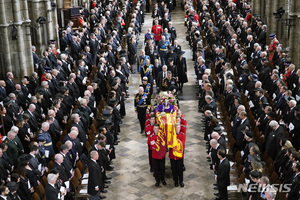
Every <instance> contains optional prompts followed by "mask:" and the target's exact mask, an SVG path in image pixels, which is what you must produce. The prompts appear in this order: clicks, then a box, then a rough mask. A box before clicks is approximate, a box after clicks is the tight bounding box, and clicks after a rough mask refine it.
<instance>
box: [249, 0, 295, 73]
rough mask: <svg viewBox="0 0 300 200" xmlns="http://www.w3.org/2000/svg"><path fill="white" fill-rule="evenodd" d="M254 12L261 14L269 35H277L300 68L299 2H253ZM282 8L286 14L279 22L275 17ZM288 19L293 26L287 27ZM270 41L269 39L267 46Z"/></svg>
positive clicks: (289, 55)
mask: <svg viewBox="0 0 300 200" xmlns="http://www.w3.org/2000/svg"><path fill="white" fill-rule="evenodd" d="M251 3H252V8H253V9H252V10H253V13H254V14H259V15H260V16H261V19H262V21H263V22H264V23H266V24H267V26H268V33H267V34H270V33H275V34H276V35H277V38H278V40H279V41H280V43H282V44H283V46H284V48H285V49H286V48H287V50H288V57H290V58H291V59H292V61H293V63H295V64H296V66H297V68H300V59H299V55H300V48H298V44H299V42H300V26H299V25H300V24H299V23H300V10H299V9H298V10H296V8H297V7H298V8H299V7H300V1H299V0H252V2H251ZM280 7H282V8H283V9H284V10H285V14H284V15H283V16H282V19H281V20H277V19H276V18H275V16H274V15H273V13H274V12H276V10H277V9H278V8H280ZM286 19H291V20H290V24H291V26H290V27H289V26H287V24H288V22H287V20H286ZM269 43H270V41H269V39H268V38H267V44H269Z"/></svg>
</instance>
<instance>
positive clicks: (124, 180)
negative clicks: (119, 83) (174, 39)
mask: <svg viewBox="0 0 300 200" xmlns="http://www.w3.org/2000/svg"><path fill="white" fill-rule="evenodd" d="M171 14H172V21H173V25H174V26H175V27H176V29H177V35H178V42H179V44H180V45H181V46H182V50H183V51H185V52H186V53H185V54H184V56H185V57H186V58H187V65H188V78H189V82H188V83H186V84H185V85H184V90H183V94H182V95H181V96H180V97H179V99H180V107H181V110H182V113H183V115H184V117H185V119H186V120H187V122H188V125H187V139H186V149H185V155H184V156H185V158H184V163H185V166H186V171H185V172H184V184H185V187H184V188H180V187H177V188H175V187H174V182H173V180H172V178H171V176H172V175H171V168H170V161H169V159H168V158H167V159H166V181H167V186H162V185H161V186H160V187H158V188H157V187H155V186H154V184H155V180H154V177H153V174H152V173H151V172H150V171H149V164H148V150H147V144H146V141H147V139H146V137H145V135H142V134H140V127H139V122H138V120H137V117H136V114H135V112H134V107H133V97H134V94H135V93H137V89H138V85H139V84H140V77H139V76H140V75H139V74H132V75H131V81H130V83H131V84H130V87H129V91H130V98H128V99H127V100H126V112H127V115H126V116H125V117H124V119H123V124H122V125H121V133H120V137H119V138H120V143H119V145H118V146H116V148H117V150H116V155H117V158H116V159H115V160H114V165H113V166H114V167H115V169H114V171H112V172H109V173H108V175H109V176H111V177H112V183H111V184H109V188H108V193H106V194H105V196H106V197H107V199H109V200H117V199H130V200H134V199H138V200H140V199H147V200H148V199H149V200H155V199H172V200H173V199H184V200H189V199H190V200H192V199H195V200H206V199H212V198H214V195H213V192H214V190H213V185H212V184H213V183H214V181H213V177H214V176H213V172H212V171H211V170H210V169H209V163H208V162H207V161H206V149H205V141H204V140H203V131H202V130H201V126H200V123H201V122H200V121H201V118H202V114H200V113H198V109H197V105H198V102H197V100H196V97H195V85H194V84H195V78H194V77H195V75H194V67H193V61H192V60H191V58H192V54H191V50H190V49H189V47H188V42H186V40H185V38H186V34H185V32H186V27H185V26H184V24H183V23H184V13H183V11H182V10H181V8H180V7H179V6H178V7H177V8H176V9H175V10H174V11H172V13H171ZM151 25H152V19H151V15H150V14H147V15H146V19H145V25H144V27H143V29H142V30H143V33H142V34H141V35H140V41H139V42H143V40H144V33H145V32H146V30H147V29H148V28H149V27H150V26H151Z"/></svg>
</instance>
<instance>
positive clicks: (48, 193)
mask: <svg viewBox="0 0 300 200" xmlns="http://www.w3.org/2000/svg"><path fill="white" fill-rule="evenodd" d="M57 178H58V176H57V175H56V174H48V176H47V180H48V184H47V185H46V187H45V197H46V200H59V199H60V198H58V197H59V196H58V194H59V190H58V188H57V187H56V186H55V183H56V180H57Z"/></svg>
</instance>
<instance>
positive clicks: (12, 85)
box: [5, 79, 16, 95]
mask: <svg viewBox="0 0 300 200" xmlns="http://www.w3.org/2000/svg"><path fill="white" fill-rule="evenodd" d="M5 84H6V87H5V90H6V94H7V95H9V94H10V93H12V92H13V91H15V90H16V88H15V83H14V81H13V80H10V79H6V80H5Z"/></svg>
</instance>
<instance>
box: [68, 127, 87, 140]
mask: <svg viewBox="0 0 300 200" xmlns="http://www.w3.org/2000/svg"><path fill="white" fill-rule="evenodd" d="M73 126H75V127H77V128H78V133H79V134H78V139H79V140H80V141H81V142H82V143H83V144H85V143H86V135H87V133H86V131H85V129H84V127H82V126H81V125H80V123H75V122H72V123H71V126H70V127H71V128H72V127H73Z"/></svg>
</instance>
